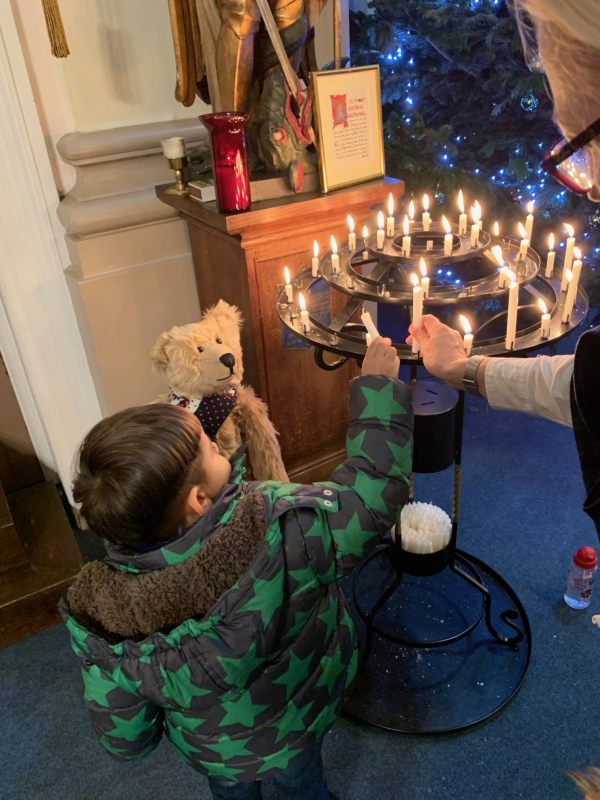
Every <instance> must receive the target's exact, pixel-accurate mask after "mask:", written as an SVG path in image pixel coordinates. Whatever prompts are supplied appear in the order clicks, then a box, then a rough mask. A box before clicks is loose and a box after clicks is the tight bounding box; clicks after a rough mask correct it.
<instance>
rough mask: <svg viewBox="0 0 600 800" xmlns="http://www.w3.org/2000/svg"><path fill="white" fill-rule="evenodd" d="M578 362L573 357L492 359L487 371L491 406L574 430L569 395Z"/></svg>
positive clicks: (487, 390) (488, 396)
mask: <svg viewBox="0 0 600 800" xmlns="http://www.w3.org/2000/svg"><path fill="white" fill-rule="evenodd" d="M574 360H575V356H571V355H569V356H537V358H490V360H489V361H488V362H487V365H486V369H485V393H486V396H487V400H488V403H489V404H490V405H491V406H492V408H504V409H508V410H510V411H521V412H523V413H525V414H534V415H536V416H538V417H545V418H546V419H550V420H552V421H553V422H558V423H560V424H561V425H568V426H569V427H571V428H572V427H573V421H572V419H571V403H570V396H569V392H570V386H571V377H572V376H573V362H574Z"/></svg>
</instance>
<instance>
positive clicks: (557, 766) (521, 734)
mask: <svg viewBox="0 0 600 800" xmlns="http://www.w3.org/2000/svg"><path fill="white" fill-rule="evenodd" d="M573 345H574V340H573V339H572V338H571V339H570V341H566V342H563V343H562V345H561V351H563V352H565V351H566V352H568V351H569V348H572V347H573ZM448 484H450V487H449V486H448ZM450 488H451V480H450V479H449V478H448V476H447V475H445V474H440V475H438V476H430V477H427V478H422V479H418V482H417V497H416V499H423V500H431V501H432V502H435V503H438V504H439V505H442V506H444V507H446V508H448V497H449V489H450ZM582 494H583V488H582V484H581V479H580V474H579V466H578V461H577V456H576V451H575V444H574V441H573V438H572V433H571V431H570V430H568V429H566V428H562V427H559V426H557V425H553V424H552V423H549V422H545V421H542V420H536V419H532V418H528V417H524V416H520V415H516V414H510V413H507V412H495V411H491V410H489V409H488V408H487V407H486V404H485V403H484V402H483V401H479V400H476V399H475V400H471V399H468V400H467V403H466V413H465V436H464V448H463V489H462V507H461V522H460V531H459V545H460V546H461V547H462V548H463V549H466V550H468V551H470V552H471V553H473V554H474V555H477V556H479V557H480V558H482V559H483V560H484V561H486V562H487V563H488V564H489V565H490V566H492V567H493V568H494V569H496V570H497V571H498V572H500V573H501V574H502V575H503V577H504V578H505V579H506V580H507V581H508V582H509V583H510V584H511V585H512V587H513V588H514V589H515V591H516V592H517V593H518V595H519V597H520V599H521V601H522V603H523V604H524V606H525V608H526V610H527V613H528V615H529V619H530V622H531V626H532V631H533V646H534V650H533V659H532V663H531V666H530V669H529V673H528V675H527V678H526V681H525V683H524V685H523V688H522V689H521V691H520V692H519V694H518V695H517V696H516V697H515V699H514V700H513V701H512V702H511V703H510V704H509V705H508V706H506V707H505V708H504V709H503V710H502V711H501V712H500V713H498V714H497V715H495V716H494V717H492V718H491V719H489V720H488V721H486V722H484V723H481V724H480V725H477V726H475V727H473V728H470V729H468V730H466V731H464V732H461V733H455V734H445V735H444V734H442V735H437V736H426V737H420V736H405V735H398V734H392V733H387V732H384V731H381V730H377V729H374V728H369V727H366V726H362V725H356V724H352V723H350V722H348V721H345V720H341V721H340V722H338V724H336V726H335V727H334V729H333V730H332V732H331V733H330V734H329V735H328V736H327V738H326V741H325V746H324V760H325V765H326V769H327V774H328V777H329V782H330V785H331V788H332V789H333V790H334V791H336V792H337V793H338V794H339V795H340V797H341V798H343V800H379V799H380V798H384V799H387V798H390V799H391V798H394V799H395V800H396V799H397V800H425V799H426V798H427V799H429V798H442V797H447V798H449V799H450V800H475V799H477V800H479V799H480V798H481V799H482V800H516V799H517V798H528V800H575V798H578V797H580V793H579V791H578V790H577V789H576V788H575V787H574V785H573V784H572V783H571V781H570V780H569V779H568V777H567V775H566V773H567V771H568V770H576V769H579V768H582V767H585V766H586V765H589V764H598V765H600V725H599V724H598V719H600V690H599V688H598V683H599V681H598V678H599V674H600V669H599V666H598V664H599V659H598V650H599V647H600V629H599V628H597V627H594V626H593V625H592V623H591V616H592V614H594V613H600V587H597V589H596V594H595V596H594V597H593V600H592V605H591V607H590V608H589V609H587V610H585V611H572V610H570V609H568V608H567V607H566V606H565V604H564V603H563V601H562V593H563V588H564V579H565V574H566V570H567V567H568V564H569V559H570V557H571V556H572V553H573V552H574V550H575V549H576V548H577V547H578V546H580V545H582V544H592V545H593V544H597V540H596V536H595V532H594V529H593V525H592V523H591V521H590V520H589V519H588V518H587V517H586V516H584V514H583V513H582V512H581V511H580V505H581V501H582ZM0 675H1V676H2V690H1V694H0V707H1V715H0V728H1V730H0V736H1V741H2V745H1V751H0V797H1V798H2V800H42V798H43V800H50V798H52V800H54V799H55V798H56V800H58V799H59V798H60V800H138V798H140V799H141V798H144V797H152V800H179V799H180V800H189V798H196V800H206V799H207V798H208V797H209V794H208V790H207V787H206V783H205V781H204V779H203V778H202V777H200V776H198V775H197V774H196V773H195V772H194V771H193V770H192V769H191V768H189V767H188V766H187V765H185V764H184V763H183V762H182V761H180V760H179V759H178V758H177V756H176V755H175V753H174V752H173V751H172V750H171V748H170V746H169V745H168V743H166V742H163V743H162V744H161V746H160V747H159V749H158V751H157V752H156V753H155V754H154V755H152V756H151V757H150V758H149V759H147V760H145V761H143V762H140V763H136V764H133V765H128V764H119V763H117V762H115V761H113V760H112V759H111V758H110V757H109V756H108V755H107V754H106V753H104V752H103V751H102V750H101V749H100V748H99V747H98V745H96V743H95V741H94V736H93V735H92V732H91V729H90V727H89V725H88V721H87V718H86V715H85V711H84V708H83V704H82V702H81V687H80V678H79V674H78V669H77V664H76V660H75V658H74V657H73V656H72V655H71V654H70V652H69V648H68V645H67V637H66V634H65V631H64V630H63V629H62V627H56V628H53V629H51V630H48V631H46V632H44V633H42V634H39V635H38V636H34V637H32V638H30V639H28V640H25V641H23V642H20V643H18V644H15V645H13V646H12V647H8V648H6V649H4V650H2V651H0ZM264 795H265V800H268V798H269V797H271V795H270V793H269V787H268V786H266V787H265V792H264Z"/></svg>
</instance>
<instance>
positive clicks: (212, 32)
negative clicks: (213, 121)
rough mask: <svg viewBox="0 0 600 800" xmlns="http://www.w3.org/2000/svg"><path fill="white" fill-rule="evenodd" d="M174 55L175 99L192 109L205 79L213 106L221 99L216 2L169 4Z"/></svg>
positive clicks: (199, 0) (180, 0) (175, 1)
mask: <svg viewBox="0 0 600 800" xmlns="http://www.w3.org/2000/svg"><path fill="white" fill-rule="evenodd" d="M169 17H170V19H171V31H172V34H173V50H174V53H175V69H176V83H175V99H176V100H178V101H179V102H180V103H183V105H184V106H191V105H192V103H193V102H194V100H195V99H196V89H197V86H198V84H199V83H200V81H202V79H203V78H204V76H205V75H206V77H207V79H208V83H209V91H210V95H211V99H212V101H213V106H214V105H215V97H217V98H218V94H219V93H218V82H217V81H216V65H215V49H216V38H217V35H218V32H219V25H220V19H219V13H218V11H217V6H216V3H215V0H169Z"/></svg>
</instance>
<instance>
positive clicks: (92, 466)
mask: <svg viewBox="0 0 600 800" xmlns="http://www.w3.org/2000/svg"><path fill="white" fill-rule="evenodd" d="M201 432H202V426H201V425H200V423H199V422H198V420H197V419H196V417H194V415H193V414H190V413H189V412H188V411H185V410H183V409H181V408H178V407H177V406H172V405H166V404H164V403H156V404H153V405H146V406H136V407H134V408H128V409H126V410H125V411H119V412H118V413H117V414H113V415H112V416H111V417H107V418H106V419H103V420H102V421H101V422H99V423H98V424H97V425H95V426H94V427H93V428H92V430H91V431H90V432H89V433H88V434H87V436H86V437H85V439H84V440H83V442H82V444H81V447H80V449H79V454H78V468H77V477H76V478H75V481H74V482H73V497H74V499H75V501H76V502H77V503H80V504H81V514H82V516H83V517H84V518H85V520H86V522H87V524H88V525H89V527H90V529H91V530H92V531H93V532H94V533H95V534H97V535H98V536H101V537H103V538H104V539H108V540H109V541H110V542H113V543H115V544H129V545H135V544H136V543H138V542H144V543H149V544H153V543H156V542H160V541H165V540H167V539H169V538H172V537H173V536H174V535H175V534H176V533H177V529H178V527H179V526H181V525H182V524H183V523H184V519H185V509H184V502H185V497H186V496H187V493H188V492H189V490H190V489H191V487H192V486H194V485H197V484H201V483H202V481H203V480H204V477H205V476H204V471H203V469H202V465H201V463H200V435H201Z"/></svg>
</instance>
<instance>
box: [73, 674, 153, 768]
mask: <svg viewBox="0 0 600 800" xmlns="http://www.w3.org/2000/svg"><path fill="white" fill-rule="evenodd" d="M81 672H82V676H83V685H84V699H85V702H86V706H87V709H88V712H89V715H90V719H91V722H92V727H93V728H94V731H95V732H96V734H97V736H98V738H99V740H100V744H101V745H102V746H103V747H104V748H106V750H108V752H109V753H110V754H111V755H112V756H113V757H114V758H116V759H118V760H120V761H132V760H135V759H138V758H142V757H143V756H147V755H148V754H149V753H151V752H152V751H153V750H154V748H155V747H156V746H157V745H158V743H159V741H160V738H161V736H162V731H163V710H162V709H161V708H159V707H158V706H155V705H154V704H153V703H150V702H148V701H147V700H145V699H144V698H142V697H140V696H139V695H137V694H135V693H134V692H133V691H132V692H128V691H126V690H125V689H123V688H121V686H120V685H119V684H117V683H116V682H115V681H114V680H113V679H112V677H111V675H110V673H107V672H104V671H102V670H100V669H99V668H98V667H97V666H96V665H95V664H92V665H90V666H84V667H83V668H82V670H81ZM132 683H135V682H132ZM132 688H133V687H132Z"/></svg>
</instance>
